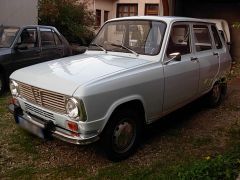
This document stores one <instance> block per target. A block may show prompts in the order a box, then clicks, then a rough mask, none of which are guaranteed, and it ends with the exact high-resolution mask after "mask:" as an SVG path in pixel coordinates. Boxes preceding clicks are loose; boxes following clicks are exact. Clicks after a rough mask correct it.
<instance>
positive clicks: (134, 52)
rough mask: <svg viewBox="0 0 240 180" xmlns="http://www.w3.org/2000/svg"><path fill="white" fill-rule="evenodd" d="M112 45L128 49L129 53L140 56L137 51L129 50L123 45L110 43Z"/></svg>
mask: <svg viewBox="0 0 240 180" xmlns="http://www.w3.org/2000/svg"><path fill="white" fill-rule="evenodd" d="M110 45H112V46H116V47H121V48H123V49H126V50H128V51H129V52H131V53H133V54H135V55H136V56H138V55H139V54H138V53H137V52H136V51H134V50H132V49H130V48H128V47H126V46H124V45H122V44H115V43H110Z"/></svg>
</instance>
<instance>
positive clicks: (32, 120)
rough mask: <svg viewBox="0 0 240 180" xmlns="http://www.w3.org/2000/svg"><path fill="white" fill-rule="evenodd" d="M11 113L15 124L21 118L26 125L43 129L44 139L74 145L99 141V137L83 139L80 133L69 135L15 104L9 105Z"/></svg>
mask: <svg viewBox="0 0 240 180" xmlns="http://www.w3.org/2000/svg"><path fill="white" fill-rule="evenodd" d="M9 111H10V112H11V113H12V114H13V115H14V119H15V122H16V123H17V124H18V123H19V118H21V120H24V121H25V122H24V123H25V124H28V125H32V126H35V127H38V128H40V129H42V131H43V138H46V139H48V138H51V137H55V138H57V139H60V140H62V141H66V142H68V143H72V144H89V143H93V142H95V141H97V140H98V139H99V137H98V136H97V135H92V136H88V137H86V138H83V137H82V136H81V134H79V133H69V131H68V130H65V129H63V128H61V127H57V126H56V125H54V123H53V122H52V121H46V120H43V119H41V118H38V117H36V116H33V115H30V114H27V113H26V112H24V111H22V109H21V108H20V107H18V106H15V105H13V104H10V105H9Z"/></svg>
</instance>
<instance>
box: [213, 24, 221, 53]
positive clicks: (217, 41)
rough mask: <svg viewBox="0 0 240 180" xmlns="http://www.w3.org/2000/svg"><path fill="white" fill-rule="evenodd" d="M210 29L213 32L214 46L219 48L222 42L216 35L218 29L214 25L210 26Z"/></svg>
mask: <svg viewBox="0 0 240 180" xmlns="http://www.w3.org/2000/svg"><path fill="white" fill-rule="evenodd" d="M211 29H212V32H213V38H214V41H215V45H216V48H217V49H221V48H222V42H221V39H220V37H219V35H218V30H217V29H216V27H215V26H211Z"/></svg>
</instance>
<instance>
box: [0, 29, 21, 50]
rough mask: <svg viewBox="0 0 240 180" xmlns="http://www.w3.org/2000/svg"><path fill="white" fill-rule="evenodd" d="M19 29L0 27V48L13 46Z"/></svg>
mask: <svg viewBox="0 0 240 180" xmlns="http://www.w3.org/2000/svg"><path fill="white" fill-rule="evenodd" d="M18 30H19V28H11V27H0V48H8V47H10V46H11V45H12V43H13V41H14V39H15V36H16V34H17V32H18Z"/></svg>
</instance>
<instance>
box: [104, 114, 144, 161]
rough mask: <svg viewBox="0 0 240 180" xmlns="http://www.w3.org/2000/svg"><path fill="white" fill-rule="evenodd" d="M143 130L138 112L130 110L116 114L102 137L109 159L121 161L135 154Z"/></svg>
mask: <svg viewBox="0 0 240 180" xmlns="http://www.w3.org/2000/svg"><path fill="white" fill-rule="evenodd" d="M141 130H142V126H141V119H140V117H139V115H138V114H137V113H136V112H134V111H130V110H128V109H122V110H120V111H118V112H116V113H115V114H114V115H113V116H112V117H111V118H110V120H109V123H108V124H107V126H106V127H105V130H104V132H103V136H102V143H103V148H104V150H105V152H106V155H107V157H108V158H109V159H110V160H112V161H120V160H123V159H126V158H127V157H129V156H130V155H131V154H133V153H134V152H135V151H136V149H137V147H138V145H139V137H140V134H141V133H140V132H141Z"/></svg>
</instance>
